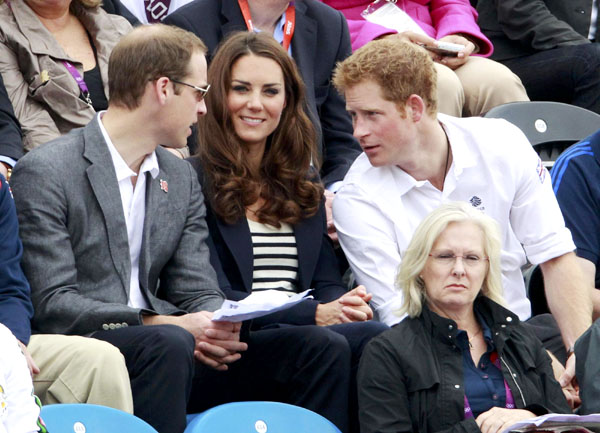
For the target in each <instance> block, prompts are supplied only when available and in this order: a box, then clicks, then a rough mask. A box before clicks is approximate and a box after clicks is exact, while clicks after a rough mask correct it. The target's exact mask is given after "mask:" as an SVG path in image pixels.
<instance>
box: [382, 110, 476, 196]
mask: <svg viewBox="0 0 600 433" xmlns="http://www.w3.org/2000/svg"><path fill="white" fill-rule="evenodd" d="M438 121H439V122H440V124H441V125H442V128H444V131H445V132H446V135H447V136H448V141H449V142H450V149H451V150H452V164H451V165H450V168H449V169H448V174H452V175H454V177H455V178H456V179H458V177H459V176H460V175H461V174H462V172H463V171H464V170H465V169H467V168H470V167H473V166H475V164H476V158H475V155H474V154H473V152H472V151H470V149H469V147H468V145H467V143H468V140H469V138H468V137H465V136H464V132H463V131H462V130H461V129H460V128H457V127H456V126H455V125H454V122H453V117H451V116H447V115H445V114H441V113H439V114H438ZM388 168H389V170H390V171H391V174H392V176H393V177H394V179H395V181H396V185H397V187H398V192H399V193H400V194H401V195H404V194H405V193H407V192H408V191H410V190H411V189H413V188H418V187H421V186H423V185H424V184H425V183H426V182H428V181H426V180H416V179H415V178H414V177H412V176H411V175H410V174H408V173H406V172H405V171H404V170H402V169H401V168H400V167H397V166H393V167H388Z"/></svg>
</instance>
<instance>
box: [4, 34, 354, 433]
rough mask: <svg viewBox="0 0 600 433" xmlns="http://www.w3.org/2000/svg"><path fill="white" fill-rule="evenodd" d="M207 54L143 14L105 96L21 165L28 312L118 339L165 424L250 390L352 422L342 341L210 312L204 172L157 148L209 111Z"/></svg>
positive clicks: (174, 143) (140, 391) (39, 322)
mask: <svg viewBox="0 0 600 433" xmlns="http://www.w3.org/2000/svg"><path fill="white" fill-rule="evenodd" d="M205 53H206V47H205V46H204V44H203V43H202V42H201V41H200V39H198V38H197V37H196V36H194V35H193V34H191V33H189V32H187V31H184V30H181V29H177V28H175V27H168V26H164V25H155V26H152V27H141V28H137V29H136V30H134V31H133V32H131V33H130V34H129V35H127V36H126V37H124V38H123V39H122V40H121V41H120V42H119V44H118V45H117V47H115V49H114V50H113V53H112V55H111V58H110V64H109V89H110V102H109V108H108V110H107V111H106V112H101V113H99V115H98V116H97V117H96V118H95V119H94V120H93V121H92V122H90V124H89V125H87V126H86V127H85V128H82V129H78V130H74V131H72V132H71V133H69V134H67V135H66V136H63V137H61V138H59V139H57V140H54V141H52V142H49V143H47V144H46V145H44V146H42V147H41V148H39V149H35V150H34V151H32V152H30V153H29V154H27V155H26V156H25V157H23V158H22V159H21V160H20V161H19V163H18V164H17V166H16V167H15V170H14V173H13V190H14V194H15V201H16V204H17V210H18V214H19V222H20V233H21V237H22V240H23V245H24V255H23V268H24V271H25V273H26V275H27V277H28V278H29V281H30V283H31V288H32V299H33V303H34V307H35V316H34V319H33V325H34V327H35V328H36V329H37V330H39V331H42V332H48V333H62V334H79V335H90V336H92V337H94V338H98V339H102V340H105V341H108V342H110V343H112V344H114V345H115V346H117V347H118V348H119V349H120V350H121V352H122V354H123V355H124V357H125V361H126V364H127V368H128V371H129V375H130V379H131V385H132V393H133V400H134V413H135V414H136V415H138V416H139V417H141V418H143V419H145V420H146V421H148V422H149V423H150V424H151V425H153V426H154V427H155V428H156V429H157V430H158V431H160V432H161V433H163V432H173V433H180V432H183V430H184V429H185V425H186V419H185V415H186V407H187V409H190V410H194V411H197V410H202V409H206V408H207V407H210V406H212V405H215V404H219V403H223V402H227V401H232V400H248V399H273V400H275V399H281V400H284V401H286V402H289V403H293V404H297V405H300V406H305V407H307V408H309V409H312V410H314V411H317V412H319V413H321V414H323V415H324V416H326V417H328V418H329V419H330V420H332V421H333V422H335V423H336V424H337V425H338V426H340V427H341V429H342V430H345V428H346V423H347V398H348V397H347V395H348V387H349V384H348V377H349V375H348V369H349V366H350V359H349V356H350V354H349V353H350V352H349V349H347V348H346V350H344V348H343V347H342V348H341V349H340V346H339V342H331V341H328V340H325V339H324V338H322V337H320V334H319V335H317V336H316V337H319V338H315V336H314V335H310V334H306V333H303V334H300V333H299V332H297V331H295V330H293V329H289V330H287V329H280V330H267V331H264V332H261V333H251V334H250V335H248V336H247V341H248V343H246V342H241V341H240V325H239V324H234V323H230V322H213V321H211V317H212V313H211V311H214V310H216V309H217V308H219V307H220V306H221V304H222V301H223V299H224V296H223V294H222V292H221V291H220V290H219V288H218V285H217V280H216V275H215V272H214V270H213V269H212V267H211V266H210V263H209V253H208V248H207V244H206V240H207V237H208V230H207V226H206V222H205V220H204V215H205V207H204V203H203V198H202V193H201V191H200V186H199V184H198V182H197V180H196V176H195V174H194V172H193V169H192V167H191V166H190V165H189V164H188V163H187V162H185V161H181V160H180V159H178V158H176V157H174V156H172V155H171V154H170V153H169V152H168V151H167V150H165V149H163V148H161V147H159V145H160V144H162V145H166V146H169V147H176V148H177V147H183V146H185V144H186V139H187V137H188V136H189V135H190V134H191V126H192V124H193V123H195V122H196V120H197V117H198V116H201V115H203V114H204V113H205V112H206V106H205V104H204V101H203V98H204V95H205V94H206V92H207V91H208V88H209V85H208V83H207V82H206V68H207V66H206V60H205V57H204V55H205ZM246 349H248V350H247V352H245V351H246ZM242 352H245V353H244V354H243V355H242ZM194 360H196V361H198V362H194ZM268 360H277V362H267V361H268ZM288 360H291V361H288ZM207 367H211V368H207Z"/></svg>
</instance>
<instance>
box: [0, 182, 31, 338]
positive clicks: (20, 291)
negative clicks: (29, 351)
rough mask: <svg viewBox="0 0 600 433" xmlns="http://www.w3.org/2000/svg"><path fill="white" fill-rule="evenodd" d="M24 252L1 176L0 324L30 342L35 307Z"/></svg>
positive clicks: (13, 212) (15, 218) (8, 193)
mask: <svg viewBox="0 0 600 433" xmlns="http://www.w3.org/2000/svg"><path fill="white" fill-rule="evenodd" d="M22 254H23V246H22V245H21V241H20V239H19V225H18V222H17V213H16V210H15V204H14V202H13V199H12V197H11V193H10V190H9V186H8V183H7V182H6V180H5V179H4V177H3V176H2V175H0V323H3V324H4V325H5V326H6V327H7V328H8V329H10V331H11V332H12V333H13V334H14V335H15V337H17V339H18V340H19V341H21V342H22V343H25V344H27V343H28V342H29V336H30V335H31V325H30V320H31V317H32V316H33V307H32V304H31V299H30V289H29V283H28V282H27V280H26V279H25V275H24V274H23V271H22V270H21V256H22Z"/></svg>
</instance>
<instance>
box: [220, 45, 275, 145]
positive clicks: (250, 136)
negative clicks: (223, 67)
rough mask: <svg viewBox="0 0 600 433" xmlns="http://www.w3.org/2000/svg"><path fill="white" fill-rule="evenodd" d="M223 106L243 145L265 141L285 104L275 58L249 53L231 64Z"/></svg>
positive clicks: (259, 143)
mask: <svg viewBox="0 0 600 433" xmlns="http://www.w3.org/2000/svg"><path fill="white" fill-rule="evenodd" d="M230 86H231V87H230V89H229V92H228V94H227V107H228V109H229V113H230V116H231V122H232V124H233V128H234V130H235V133H236V134H237V136H238V137H239V138H240V140H241V141H242V142H243V143H244V144H246V145H249V146H251V145H263V146H264V145H265V143H266V141H267V137H268V136H269V135H270V134H271V133H273V131H275V129H276V128H277V126H278V125H279V120H280V119H281V113H282V112H283V109H284V107H285V84H284V78H283V71H282V70H281V67H280V66H279V64H278V63H277V62H275V61H274V60H272V59H268V58H266V57H260V56H255V55H253V54H249V55H246V56H243V57H240V58H239V59H238V60H237V61H236V62H235V63H234V64H233V67H232V68H231V84H230Z"/></svg>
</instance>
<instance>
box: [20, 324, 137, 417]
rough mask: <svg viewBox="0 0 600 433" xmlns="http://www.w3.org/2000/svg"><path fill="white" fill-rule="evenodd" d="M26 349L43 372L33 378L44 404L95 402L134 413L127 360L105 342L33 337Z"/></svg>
mask: <svg viewBox="0 0 600 433" xmlns="http://www.w3.org/2000/svg"><path fill="white" fill-rule="evenodd" d="M27 350H28V351H29V353H30V354H31V356H32V357H33V359H34V361H35V363H36V364H37V366H38V367H39V369H40V373H39V374H37V375H35V377H34V378H33V387H34V390H35V394H36V395H37V396H38V397H39V398H40V400H41V401H42V403H43V404H54V403H93V404H99V405H103V406H110V407H113V408H115V409H120V410H123V411H125V412H129V413H133V399H132V397H131V386H130V384H129V374H128V372H127V367H126V366H125V359H124V358H123V355H121V352H119V349H117V348H116V347H114V346H113V345H111V344H109V343H106V342H105V341H100V340H96V339H95V338H87V337H79V336H74V335H51V334H40V335H32V336H31V340H30V341H29V345H28V346H27Z"/></svg>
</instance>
